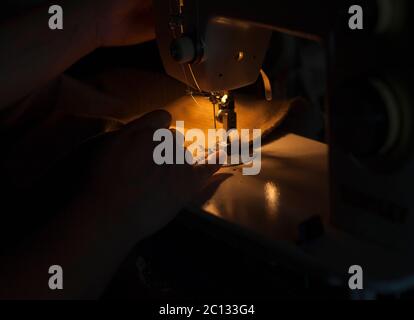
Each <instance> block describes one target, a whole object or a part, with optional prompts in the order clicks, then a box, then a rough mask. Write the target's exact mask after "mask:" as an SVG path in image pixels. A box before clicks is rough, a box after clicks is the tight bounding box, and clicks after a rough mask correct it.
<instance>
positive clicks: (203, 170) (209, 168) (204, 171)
mask: <svg viewBox="0 0 414 320" xmlns="http://www.w3.org/2000/svg"><path fill="white" fill-rule="evenodd" d="M221 167H222V166H221V165H220V164H199V165H195V166H194V167H193V170H194V173H195V175H196V179H198V180H200V181H201V183H202V184H203V183H204V182H205V181H206V180H208V179H209V178H210V177H211V176H212V175H214V174H215V173H216V172H217V171H219V170H220V169H221Z"/></svg>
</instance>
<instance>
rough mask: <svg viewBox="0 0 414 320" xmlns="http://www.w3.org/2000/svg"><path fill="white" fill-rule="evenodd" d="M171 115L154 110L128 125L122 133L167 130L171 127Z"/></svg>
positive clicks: (163, 111)
mask: <svg viewBox="0 0 414 320" xmlns="http://www.w3.org/2000/svg"><path fill="white" fill-rule="evenodd" d="M171 120H172V117H171V114H170V113H169V112H168V111H165V110H155V111H152V112H150V113H147V114H145V115H144V116H142V117H141V118H138V119H136V120H134V121H132V122H130V123H128V124H127V125H126V126H125V127H124V128H123V129H122V132H123V133H127V134H128V133H133V132H137V131H144V130H157V129H163V128H164V129H168V128H169V127H170V125H171Z"/></svg>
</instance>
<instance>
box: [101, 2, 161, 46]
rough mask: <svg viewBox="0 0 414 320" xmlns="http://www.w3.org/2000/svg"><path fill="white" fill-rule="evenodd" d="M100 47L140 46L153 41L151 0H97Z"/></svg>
mask: <svg viewBox="0 0 414 320" xmlns="http://www.w3.org/2000/svg"><path fill="white" fill-rule="evenodd" d="M95 2H96V5H95V6H96V8H98V10H96V30H97V38H98V39H97V41H98V44H99V45H100V46H104V47H109V46H124V45H133V44H139V43H142V42H145V41H149V40H152V39H154V38H155V31H154V22H153V16H152V11H151V2H152V1H151V0H96V1H95Z"/></svg>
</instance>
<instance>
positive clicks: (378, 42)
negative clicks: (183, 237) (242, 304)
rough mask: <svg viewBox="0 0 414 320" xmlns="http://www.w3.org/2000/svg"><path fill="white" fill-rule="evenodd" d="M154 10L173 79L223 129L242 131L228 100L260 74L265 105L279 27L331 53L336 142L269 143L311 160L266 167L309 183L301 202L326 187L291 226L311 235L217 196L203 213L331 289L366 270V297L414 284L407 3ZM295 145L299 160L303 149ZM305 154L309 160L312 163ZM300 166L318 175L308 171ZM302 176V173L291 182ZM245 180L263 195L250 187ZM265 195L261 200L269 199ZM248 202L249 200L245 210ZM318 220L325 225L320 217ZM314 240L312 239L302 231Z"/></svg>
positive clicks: (164, 5) (298, 2) (213, 1)
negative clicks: (225, 205) (358, 16)
mask: <svg viewBox="0 0 414 320" xmlns="http://www.w3.org/2000/svg"><path fill="white" fill-rule="evenodd" d="M351 4H353V5H354V4H360V6H361V7H362V8H363V9H364V30H359V31H358V30H350V29H349V27H348V19H349V12H348V9H349V7H350V5H351ZM154 8H155V9H154V10H155V16H156V32H157V39H158V44H159V49H160V54H161V58H162V60H163V63H164V67H165V70H166V72H167V73H168V74H169V75H170V76H172V77H173V78H175V79H177V80H179V81H181V82H183V83H184V84H186V85H187V86H188V92H189V93H190V94H191V95H202V96H207V97H209V98H210V101H211V102H212V104H213V105H214V106H218V110H219V113H220V115H219V116H218V117H217V119H218V120H219V122H221V123H223V127H224V128H226V129H231V128H236V127H237V116H236V113H237V103H238V102H237V99H236V100H233V98H232V99H228V97H231V96H232V91H233V90H235V89H238V88H242V87H245V86H247V85H250V84H252V83H254V82H255V81H257V79H258V77H260V76H261V77H263V82H264V83H265V85H264V87H265V92H266V93H265V95H264V99H267V100H271V98H272V95H271V88H269V84H268V83H269V81H268V79H266V75H265V74H264V72H263V71H262V70H261V69H262V64H263V60H264V58H265V55H266V51H267V48H268V45H269V41H270V39H271V36H272V33H273V32H281V33H285V34H288V35H292V36H295V37H301V38H305V39H309V40H311V41H315V42H318V43H320V44H321V45H322V46H323V48H324V50H325V53H326V65H327V74H326V78H327V85H326V87H327V90H326V101H327V107H326V108H327V114H328V117H327V131H326V132H327V138H326V141H327V142H328V144H329V147H327V146H325V145H323V144H320V143H316V142H312V141H309V140H306V139H303V138H300V137H297V136H287V137H284V138H282V139H280V141H275V142H272V143H271V144H269V145H268V146H266V147H265V148H267V149H269V150H268V152H269V154H272V155H273V156H274V157H275V159H276V158H277V155H278V154H279V155H284V156H286V157H287V158H288V157H289V156H288V155H287V154H290V155H292V158H294V157H295V156H297V157H300V156H301V155H302V156H303V154H312V155H315V157H314V158H312V157H311V158H309V159H308V160H312V161H314V163H313V164H310V165H309V166H308V165H302V166H299V169H298V168H295V167H293V168H292V169H290V171H289V169H288V168H286V167H285V166H281V167H280V166H279V167H272V165H271V164H269V163H268V162H269V161H272V160H269V159H267V160H266V161H267V162H266V164H265V166H268V167H269V170H272V168H273V169H274V170H279V169H280V170H282V169H283V170H285V171H286V172H288V174H287V176H288V179H289V177H291V181H292V182H291V183H293V184H295V183H297V184H299V185H300V186H303V185H306V186H307V188H308V189H309V194H308V195H303V197H305V198H306V197H308V196H309V195H313V194H314V192H315V190H317V191H318V192H320V194H319V195H315V197H313V200H314V202H323V201H324V202H326V204H320V203H319V204H318V205H313V204H311V205H310V206H308V207H307V208H306V205H303V207H302V208H301V211H302V212H305V211H306V210H307V209H308V211H309V212H307V213H303V214H299V216H300V217H299V218H298V217H296V218H295V219H296V220H295V221H296V224H295V228H297V229H300V230H308V229H309V228H311V229H312V228H313V229H316V230H317V231H316V233H315V232H313V231H310V232H307V231H305V232H304V233H305V237H304V238H302V239H298V236H297V232H296V233H295V234H296V236H294V237H291V235H290V234H289V235H287V234H286V232H285V231H286V228H292V225H291V224H289V225H288V227H287V226H286V225H283V223H282V224H281V223H280V221H277V219H275V218H274V217H273V218H269V217H258V216H257V215H255V212H252V215H251V216H249V215H248V213H245V212H244V213H243V214H240V213H239V214H238V211H237V210H236V209H234V210H233V211H234V212H232V213H231V214H223V213H220V212H217V210H216V209H217V208H216V209H214V208H212V205H213V204H214V199H213V201H210V202H209V204H208V205H205V206H204V207H203V208H202V209H203V211H207V212H209V213H211V214H212V215H213V216H215V217H218V218H219V219H221V220H226V221H227V222H229V223H231V224H234V225H238V226H242V227H243V228H244V229H246V230H249V231H251V232H252V233H254V234H256V235H259V236H260V237H262V238H263V239H266V242H267V243H272V246H273V248H276V249H275V250H279V251H282V252H283V253H284V256H289V257H294V259H291V261H293V260H294V261H296V262H297V264H301V265H302V266H306V267H307V268H309V269H312V270H317V271H315V272H319V273H323V275H324V277H325V278H326V279H328V280H329V281H331V282H332V283H338V282H341V283H347V280H346V279H347V277H348V268H349V267H350V266H351V265H355V264H357V265H361V266H362V267H363V268H364V272H365V279H366V282H365V288H366V290H365V291H364V295H365V296H367V295H369V294H371V293H373V294H377V293H399V292H403V291H405V290H407V289H409V288H412V287H413V286H414V259H413V258H414V255H413V253H412V252H413V249H414V236H413V234H414V219H413V209H414V205H413V203H412V201H411V193H412V182H411V180H412V177H414V166H413V163H414V161H413V159H412V157H411V153H412V150H413V149H412V141H413V139H412V138H413V129H412V127H413V126H412V125H411V121H412V120H413V116H412V111H411V97H410V93H409V90H407V87H409V85H410V84H411V80H410V77H411V75H412V74H411V72H412V70H405V66H406V64H407V63H406V62H407V61H409V60H408V59H409V56H410V54H411V53H410V52H411V51H410V49H408V47H406V46H405V43H404V41H403V40H402V39H404V35H406V34H407V33H408V32H409V30H408V29H409V28H410V27H409V24H408V23H406V22H407V21H408V19H407V17H409V16H408V13H409V12H411V11H410V9H412V5H411V4H409V2H408V1H398V3H397V1H353V2H352V3H351V2H349V1H332V0H314V1H309V0H303V1H302V0H277V1H268V0H259V1H254V2H251V1H250V2H248V1H233V0H226V1H218V0H210V1H207V0H206V1H203V0H199V1H197V0H192V1H190V0H154ZM384 65H386V66H387V67H385V66H384ZM402 70H405V74H407V76H406V77H403V76H402V74H403V72H402ZM225 97H226V98H225ZM229 101H230V102H229ZM215 110H216V109H215ZM272 146H273V147H272ZM300 147H303V149H302V150H303V152H302V153H301V152H300V151H299V152H298V148H300ZM325 157H326V158H325ZM303 159H305V162H306V159H307V158H306V157H304V158H302V160H303ZM274 161H277V160H274ZM312 161H308V162H309V163H310V162H312ZM304 168H305V169H304ZM301 170H302V171H303V170H305V171H306V170H310V171H314V172H313V173H311V174H310V175H307V174H306V173H305V171H304V172H301ZM298 175H302V176H301V177H302V178H301V179H295V178H297V177H298ZM276 176H277V175H276ZM318 178H320V180H321V181H322V182H318V183H319V184H318V183H317V185H316V188H315V185H314V184H312V183H309V184H308V182H304V181H305V180H306V179H315V180H318ZM324 178H326V185H325V184H324V183H325V182H323V181H324ZM275 179H276V180H277V179H281V177H280V176H277V177H275ZM256 182H257V180H256ZM263 183H264V184H265V190H267V191H266V192H268V195H267V197H270V198H273V200H274V198H275V197H278V196H279V192H282V193H283V192H284V191H283V190H281V191H278V190H275V188H276V186H275V185H272V184H270V185H266V181H263ZM315 183H316V182H315ZM248 184H250V185H251V186H252V188H253V187H254V186H256V187H257V186H259V187H260V188H261V185H258V184H257V183H256V184H255V181H250V182H249V183H248ZM281 184H282V189H283V188H284V186H283V184H285V185H287V186H290V184H287V183H284V182H281ZM266 188H267V189H266ZM311 189H314V190H313V191H311ZM219 192H222V194H220V195H216V200H217V198H221V201H226V198H227V199H229V198H231V199H232V200H234V197H233V198H232V197H231V194H234V193H237V192H241V193H242V194H247V193H248V192H246V190H242V188H241V187H237V186H236V185H229V184H228V185H227V186H225V187H223V188H222V189H219ZM312 192H313V193H312ZM269 194H270V195H269ZM264 197H266V195H265V196H264ZM311 198H312V196H311ZM260 199H261V198H260ZM266 199H267V200H266ZM268 200H269V199H268V198H264V199H263V201H264V203H265V202H266V201H268ZM308 200H309V199H308ZM235 201H240V200H235ZM252 201H253V200H252ZM255 201H257V199H256V200H255ZM260 201H261V200H260ZM298 201H299V202H300V201H301V200H300V199H294V201H292V202H298ZM306 201H307V200H305V203H312V200H309V201H308V202H306ZM274 202H275V201H273V203H274ZM209 205H210V207H208V206H209ZM248 205H249V204H248V203H244V207H248ZM285 206H286V204H285ZM242 207H243V205H240V207H237V208H238V209H240V208H242ZM263 210H265V209H263ZM286 210H287V211H289V208H287V209H286ZM313 210H315V211H313ZM218 211H220V210H218ZM252 211H255V209H254V208H253V209H252ZM293 211H294V210H293ZM314 215H316V216H318V215H319V216H320V218H316V220H315V217H314ZM272 219H273V220H272ZM288 219H289V218H288ZM318 219H319V220H320V222H318V221H319V220H318ZM273 225H274V226H275V227H274V228H273V227H272V226H273ZM315 226H316V227H315ZM322 229H324V230H325V231H323V230H322ZM309 233H310V234H311V235H312V234H313V236H310V237H308V236H306V234H309ZM283 235H285V236H283ZM286 240H287V241H288V243H287V244H286ZM299 240H300V241H299ZM298 242H300V244H299V245H298ZM292 263H293V262H292Z"/></svg>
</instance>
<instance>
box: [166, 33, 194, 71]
mask: <svg viewBox="0 0 414 320" xmlns="http://www.w3.org/2000/svg"><path fill="white" fill-rule="evenodd" d="M170 52H171V56H172V57H173V59H174V60H175V61H177V62H178V63H181V64H185V63H190V62H192V61H194V60H195V57H196V48H195V45H194V42H193V40H192V39H191V38H189V37H185V36H184V37H181V38H178V39H175V40H174V41H173V42H172V43H171V47H170Z"/></svg>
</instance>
